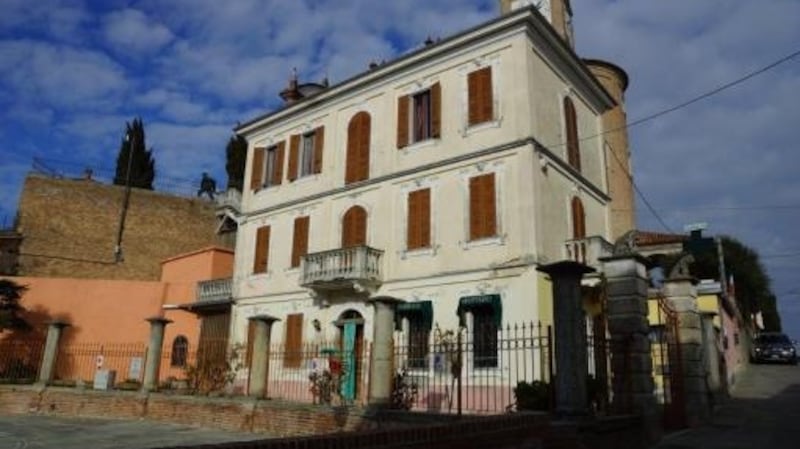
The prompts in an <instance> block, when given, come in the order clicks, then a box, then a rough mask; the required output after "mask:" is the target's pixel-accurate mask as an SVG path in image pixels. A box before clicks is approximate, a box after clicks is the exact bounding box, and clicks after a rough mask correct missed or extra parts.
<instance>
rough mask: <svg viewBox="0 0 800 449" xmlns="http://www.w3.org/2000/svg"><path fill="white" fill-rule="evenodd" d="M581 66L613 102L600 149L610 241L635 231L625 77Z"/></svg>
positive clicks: (597, 65)
mask: <svg viewBox="0 0 800 449" xmlns="http://www.w3.org/2000/svg"><path fill="white" fill-rule="evenodd" d="M584 63H585V64H586V66H587V67H588V68H589V70H590V71H591V72H592V74H593V75H594V77H595V78H597V80H598V81H599V82H600V84H601V85H602V86H603V87H604V88H605V89H606V91H607V92H608V93H609V94H610V95H611V97H612V98H613V99H614V101H616V103H617V105H616V106H615V107H614V108H613V109H610V110H608V111H606V112H605V113H604V114H603V116H602V118H601V120H602V124H603V131H604V132H605V133H606V134H605V135H604V139H605V145H604V149H605V151H606V153H607V154H606V178H607V179H608V194H609V196H610V197H611V217H610V218H611V220H610V222H611V238H612V241H613V240H616V239H617V238H619V237H621V236H622V235H623V234H625V233H626V232H628V231H630V230H631V229H635V228H636V211H635V210H634V207H635V201H634V200H635V199H634V196H633V171H632V169H631V154H630V148H629V146H628V128H627V124H628V119H627V116H626V114H625V90H626V89H627V88H628V75H627V74H626V73H625V71H624V70H622V68H620V67H619V66H617V65H615V64H612V63H610V62H607V61H601V60H599V59H584ZM609 153H610V154H609Z"/></svg>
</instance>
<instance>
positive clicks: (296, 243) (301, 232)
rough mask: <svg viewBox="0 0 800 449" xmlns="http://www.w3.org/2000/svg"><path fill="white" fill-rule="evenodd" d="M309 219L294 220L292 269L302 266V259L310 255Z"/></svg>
mask: <svg viewBox="0 0 800 449" xmlns="http://www.w3.org/2000/svg"><path fill="white" fill-rule="evenodd" d="M308 225H309V217H299V218H295V220H294V236H293V237H292V267H299V266H300V259H301V258H302V257H303V256H305V255H306V254H307V253H308Z"/></svg>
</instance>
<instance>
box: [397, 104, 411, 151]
mask: <svg viewBox="0 0 800 449" xmlns="http://www.w3.org/2000/svg"><path fill="white" fill-rule="evenodd" d="M408 103H409V96H408V95H403V96H402V97H400V98H398V99H397V148H403V147H405V146H407V145H408Z"/></svg>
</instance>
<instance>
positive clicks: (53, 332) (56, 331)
mask: <svg viewBox="0 0 800 449" xmlns="http://www.w3.org/2000/svg"><path fill="white" fill-rule="evenodd" d="M67 326H69V323H67V322H66V321H59V320H55V321H51V322H50V323H48V325H47V340H45V344H44V355H43V356H42V365H41V369H39V380H38V382H37V383H38V384H40V385H41V386H46V385H47V384H48V383H50V381H52V380H53V374H55V369H56V360H57V359H58V343H59V340H61V334H62V332H63V330H64V328H65V327H67Z"/></svg>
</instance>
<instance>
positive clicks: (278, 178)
mask: <svg viewBox="0 0 800 449" xmlns="http://www.w3.org/2000/svg"><path fill="white" fill-rule="evenodd" d="M284 147H286V143H285V142H279V143H278V145H277V147H276V148H275V167H274V168H273V169H272V181H271V182H270V184H271V185H273V186H276V185H278V184H280V183H281V182H282V181H283V153H284Z"/></svg>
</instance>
